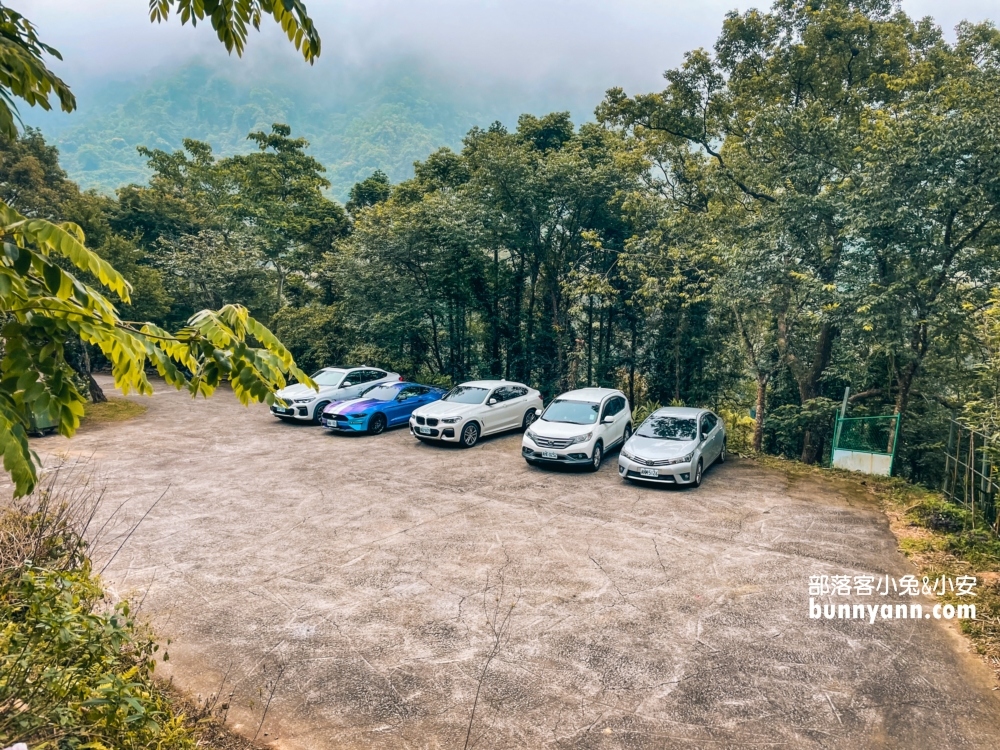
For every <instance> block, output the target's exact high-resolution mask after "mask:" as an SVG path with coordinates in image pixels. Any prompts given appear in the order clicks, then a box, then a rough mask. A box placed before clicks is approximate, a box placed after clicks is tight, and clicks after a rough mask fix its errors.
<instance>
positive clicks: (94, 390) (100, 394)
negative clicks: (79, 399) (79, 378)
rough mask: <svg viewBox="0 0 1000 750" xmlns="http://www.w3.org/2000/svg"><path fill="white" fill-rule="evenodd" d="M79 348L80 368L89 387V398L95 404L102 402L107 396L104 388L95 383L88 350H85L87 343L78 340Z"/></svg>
mask: <svg viewBox="0 0 1000 750" xmlns="http://www.w3.org/2000/svg"><path fill="white" fill-rule="evenodd" d="M80 348H81V349H82V350H83V353H82V355H81V356H80V364H81V366H82V367H81V369H82V370H83V374H85V375H86V376H87V381H88V385H89V388H90V400H91V401H93V402H94V403H95V404H103V403H104V402H105V401H107V400H108V397H107V396H105V395H104V389H103V388H101V386H100V385H98V384H97V381H96V380H94V373H93V372H92V371H91V369H90V352H89V351H87V345H86V344H85V343H84V342H80Z"/></svg>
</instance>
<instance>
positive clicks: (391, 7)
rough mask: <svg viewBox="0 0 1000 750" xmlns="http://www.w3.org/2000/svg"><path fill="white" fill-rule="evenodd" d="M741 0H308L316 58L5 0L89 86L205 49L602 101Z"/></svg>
mask: <svg viewBox="0 0 1000 750" xmlns="http://www.w3.org/2000/svg"><path fill="white" fill-rule="evenodd" d="M764 4H765V3H760V2H746V1H745V0H674V1H673V2H668V1H666V0H659V1H654V0H615V1H614V2H611V1H607V0H606V1H603V2H602V1H599V0H530V1H529V0H464V1H460V0H405V1H403V0H322V1H321V0H307V7H308V8H309V10H310V13H311V14H312V16H313V18H314V19H315V21H316V24H317V27H318V29H319V31H320V33H321V36H322V38H323V53H322V57H321V59H320V61H319V62H318V63H317V64H316V65H315V66H313V67H312V68H310V67H309V66H308V65H306V64H305V63H304V62H302V61H301V60H300V59H298V58H296V56H295V54H294V51H293V50H292V49H291V47H290V45H288V44H287V43H286V42H285V41H284V40H283V38H282V35H281V33H280V30H279V29H278V28H277V27H276V26H275V24H273V23H268V24H267V27H266V28H265V29H264V31H262V32H261V33H256V32H252V35H251V39H250V41H249V44H248V51H247V54H246V57H245V59H244V60H243V61H237V60H236V59H234V58H229V57H228V56H227V55H226V54H225V52H224V50H223V49H222V47H221V45H220V44H219V43H218V42H217V41H216V39H215V36H214V32H213V31H212V29H211V28H210V27H209V26H208V25H207V24H206V25H204V26H199V27H198V28H196V29H192V28H191V27H189V26H186V27H182V26H181V24H180V22H179V20H178V19H176V18H171V20H170V22H168V23H165V24H151V23H150V22H149V19H148V16H147V3H146V0H100V1H99V2H98V1H97V0H24V1H23V2H14V3H10V5H13V7H14V8H15V9H16V10H18V11H19V12H22V13H23V14H24V15H25V16H27V17H28V18H30V19H31V20H32V21H34V22H35V24H36V25H37V26H38V28H39V31H40V33H41V35H42V37H43V39H44V40H45V41H46V42H48V43H50V44H52V45H53V46H55V47H56V48H57V49H59V50H60V51H61V52H62V53H63V57H64V58H65V60H64V62H63V63H59V62H58V61H55V62H54V63H53V67H54V68H55V69H56V70H57V71H58V72H59V74H60V75H62V76H63V77H64V78H65V79H66V80H67V81H68V82H69V83H70V84H71V85H74V86H77V87H80V88H81V89H82V90H85V89H86V87H87V86H89V85H92V84H94V83H95V82H100V81H107V80H109V79H110V80H121V79H128V78H134V77H136V76H141V75H144V74H149V73H151V72H152V73H154V74H155V72H156V71H157V70H159V69H160V68H162V67H163V66H165V65H167V64H170V65H171V66H176V65H177V64H179V63H183V62H185V61H187V60H189V59H201V60H203V61H207V62H209V63H210V64H211V65H213V66H216V67H217V68H218V69H223V70H227V71H230V70H231V71H232V75H258V74H261V73H262V72H265V71H271V72H273V71H275V70H280V71H284V70H287V69H288V68H287V66H296V75H297V77H300V80H301V81H302V82H303V83H306V84H307V85H310V86H313V85H323V84H324V83H325V82H328V81H331V80H334V81H335V80H336V78H337V77H338V76H339V75H342V74H343V73H344V72H348V73H349V72H350V71H358V70H364V71H371V70H377V69H379V68H380V67H382V66H390V65H394V64H398V63H399V61H408V63H407V64H413V65H418V66H420V67H422V68H424V69H426V70H427V71H433V72H435V73H436V74H439V75H444V76H447V77H449V78H451V79H453V80H454V82H455V83H456V84H465V85H474V86H484V87H491V86H505V87H506V86H516V87H518V88H519V89H523V90H524V91H525V92H531V91H537V90H542V89H544V90H546V91H549V92H550V93H561V94H562V95H563V96H565V97H566V99H567V101H574V102H575V101H579V100H581V99H589V100H590V101H593V102H596V101H597V100H599V99H600V96H601V94H602V93H603V91H604V90H606V89H607V88H608V87H610V86H614V85H620V86H623V87H625V88H626V89H627V90H629V91H639V90H651V89H655V88H658V87H659V86H660V84H661V75H662V72H663V71H664V70H665V69H667V68H669V67H672V66H675V65H677V64H678V63H679V62H680V61H681V59H682V56H683V53H684V52H685V51H686V50H690V49H693V48H696V47H700V46H706V47H707V46H710V45H711V44H712V43H713V41H714V39H715V37H716V35H717V34H718V31H719V28H720V26H721V23H722V20H723V18H724V15H725V13H726V11H728V10H731V9H736V8H738V9H741V10H745V9H746V8H749V7H753V6H757V7H761V6H762V5H764ZM995 7H996V2H995V0H953V1H952V2H949V3H941V2H940V0H938V1H937V2H935V1H934V0H906V1H905V2H904V3H903V8H904V10H906V11H907V12H908V13H910V14H911V15H914V16H923V15H932V16H934V18H935V20H936V21H937V22H938V23H939V24H941V25H942V26H943V27H944V28H945V29H949V30H950V29H952V28H953V27H954V25H955V24H957V23H958V22H959V21H961V20H963V19H970V20H977V21H978V20H983V19H984V18H987V17H988V15H989V13H991V12H993V13H995Z"/></svg>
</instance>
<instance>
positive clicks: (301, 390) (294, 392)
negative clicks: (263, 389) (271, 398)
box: [274, 383, 331, 399]
mask: <svg viewBox="0 0 1000 750" xmlns="http://www.w3.org/2000/svg"><path fill="white" fill-rule="evenodd" d="M324 390H331V389H328V388H320V389H319V392H320V393H322V392H323V391H324ZM274 395H275V396H277V397H278V398H280V399H290V398H305V397H306V396H318V395H319V393H317V392H316V391H314V390H313V389H312V388H310V387H309V386H307V385H303V384H302V383H295V384H294V385H290V386H287V387H285V388H282V389H281V390H280V391H276V392H275V394H274Z"/></svg>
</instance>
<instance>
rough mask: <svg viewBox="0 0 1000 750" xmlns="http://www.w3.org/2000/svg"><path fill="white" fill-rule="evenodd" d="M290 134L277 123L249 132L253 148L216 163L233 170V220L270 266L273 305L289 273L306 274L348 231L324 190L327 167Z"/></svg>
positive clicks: (279, 298) (280, 301)
mask: <svg viewBox="0 0 1000 750" xmlns="http://www.w3.org/2000/svg"><path fill="white" fill-rule="evenodd" d="M290 136H291V128H289V127H288V126H287V125H281V124H275V125H272V126H271V132H270V133H264V132H256V133H251V134H250V135H249V136H247V137H248V138H249V139H250V140H252V141H254V142H255V143H256V144H257V147H258V151H257V152H255V153H253V154H248V155H246V156H233V157H230V158H229V159H226V160H224V161H223V163H222V164H221V165H220V166H221V167H222V168H223V169H226V170H232V171H233V174H234V175H235V184H236V189H235V193H234V195H233V196H232V207H231V211H232V217H233V219H234V220H235V221H236V222H239V223H240V225H241V226H244V227H247V229H248V231H249V233H250V236H251V238H252V240H251V241H252V242H253V243H255V245H256V246H257V248H258V249H259V251H260V252H261V253H262V254H263V256H264V257H265V258H266V259H267V262H268V264H269V266H270V268H271V269H272V270H273V271H274V274H275V277H276V289H275V309H280V308H281V307H282V305H283V304H284V288H285V282H286V280H287V278H288V275H289V274H291V273H298V274H308V273H310V272H311V271H312V269H313V267H314V266H315V264H316V263H317V262H318V261H319V260H320V258H321V257H322V254H323V253H324V252H326V251H328V250H330V249H332V247H333V243H334V241H335V240H336V239H337V238H339V237H342V236H343V235H344V234H345V233H346V232H347V230H348V223H347V216H346V214H345V213H344V209H343V207H342V206H341V205H340V204H339V203H336V202H335V201H332V200H330V199H329V198H327V197H326V196H325V195H324V193H323V191H324V190H325V189H326V188H329V187H330V183H329V182H327V180H326V178H324V177H323V172H325V171H326V169H325V168H324V167H323V165H322V164H320V163H319V162H318V161H317V160H316V159H314V158H313V157H311V156H309V155H308V154H306V153H305V149H306V148H307V147H308V145H309V144H308V142H307V141H306V140H305V139H303V138H291V137H290Z"/></svg>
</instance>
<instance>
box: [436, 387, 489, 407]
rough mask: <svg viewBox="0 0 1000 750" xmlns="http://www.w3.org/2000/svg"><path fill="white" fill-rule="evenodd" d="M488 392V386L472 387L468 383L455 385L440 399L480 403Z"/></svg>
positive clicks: (460, 402) (457, 402)
mask: <svg viewBox="0 0 1000 750" xmlns="http://www.w3.org/2000/svg"><path fill="white" fill-rule="evenodd" d="M487 393H489V389H488V388H473V387H471V386H468V385H456V386H455V387H454V388H452V389H451V390H450V391H448V395H446V396H445V397H444V398H443V399H441V400H442V401H454V402H455V403H456V404H481V403H483V401H484V400H485V398H486V394H487Z"/></svg>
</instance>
